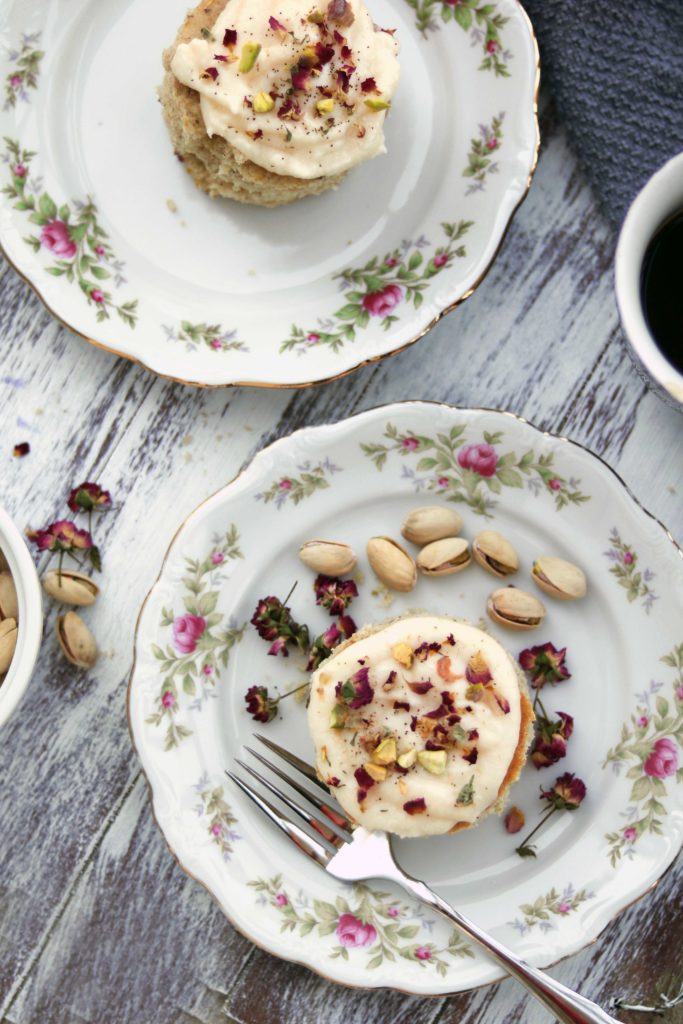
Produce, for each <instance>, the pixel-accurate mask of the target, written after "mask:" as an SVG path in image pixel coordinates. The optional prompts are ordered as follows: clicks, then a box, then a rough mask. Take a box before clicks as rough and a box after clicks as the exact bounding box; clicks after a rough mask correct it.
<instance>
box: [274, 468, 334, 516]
mask: <svg viewBox="0 0 683 1024" xmlns="http://www.w3.org/2000/svg"><path fill="white" fill-rule="evenodd" d="M341 471H342V467H341V466H336V465H335V464H334V462H331V461H330V459H323V460H322V462H318V463H315V464H314V463H312V462H303V463H301V465H299V466H297V467H296V473H293V474H291V475H290V474H287V473H285V474H283V475H282V476H280V477H278V479H277V480H274V481H273V483H272V484H271V485H270V487H268V488H267V489H266V490H265V491H259V493H258V494H257V495H256V500H257V501H262V502H264V504H266V505H267V504H268V503H269V502H271V501H272V502H274V503H275V505H276V507H277V508H282V506H283V505H284V504H285V503H286V502H288V501H291V502H292V504H294V505H298V504H299V502H300V501H303V500H304V498H310V496H311V495H312V494H315V492H316V491H321V490H325V489H326V488H328V487H329V486H330V481H329V477H331V476H333V475H334V474H335V473H341Z"/></svg>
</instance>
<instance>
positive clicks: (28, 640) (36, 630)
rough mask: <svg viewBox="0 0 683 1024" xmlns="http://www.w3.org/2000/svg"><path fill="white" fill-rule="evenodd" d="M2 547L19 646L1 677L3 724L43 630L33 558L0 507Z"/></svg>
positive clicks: (24, 680)
mask: <svg viewBox="0 0 683 1024" xmlns="http://www.w3.org/2000/svg"><path fill="white" fill-rule="evenodd" d="M0 550H1V551H2V553H3V555H4V556H5V559H6V560H7V563H8V565H9V569H10V572H11V573H12V577H13V579H14V586H15V587H16V590H17V600H18V605H19V628H18V630H17V647H16V650H15V652H14V657H13V658H12V664H11V665H10V667H9V671H8V672H7V675H6V676H5V678H4V680H2V681H0V726H1V725H4V723H5V722H6V721H7V719H8V718H9V717H10V715H11V714H12V712H13V711H14V709H15V708H16V706H17V704H18V703H19V701H20V700H21V698H22V696H23V694H24V690H25V689H26V687H27V686H28V684H29V682H30V680H31V676H32V674H33V669H34V666H35V663H36V658H37V657H38V650H39V649H40V641H41V638H42V634H43V598H42V592H41V589H40V581H39V579H38V573H37V572H36V567H35V565H34V564H33V559H32V558H31V555H30V554H29V551H28V548H27V547H26V541H25V540H24V538H23V537H22V535H21V533H20V532H19V530H18V529H17V528H16V526H15V525H14V523H13V522H12V520H11V519H10V517H9V516H8V515H7V513H6V512H5V511H4V510H3V509H1V508H0Z"/></svg>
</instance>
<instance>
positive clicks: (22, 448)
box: [12, 441, 31, 459]
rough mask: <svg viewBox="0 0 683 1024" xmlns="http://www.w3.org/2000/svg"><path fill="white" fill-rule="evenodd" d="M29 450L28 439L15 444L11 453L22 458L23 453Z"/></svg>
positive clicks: (17, 457) (25, 453)
mask: <svg viewBox="0 0 683 1024" xmlns="http://www.w3.org/2000/svg"><path fill="white" fill-rule="evenodd" d="M30 451H31V445H30V444H29V443H28V441H22V442H21V444H15V446H14V449H13V450H12V454H13V455H14V458H15V459H23V457H24V456H25V455H28V453H29V452H30Z"/></svg>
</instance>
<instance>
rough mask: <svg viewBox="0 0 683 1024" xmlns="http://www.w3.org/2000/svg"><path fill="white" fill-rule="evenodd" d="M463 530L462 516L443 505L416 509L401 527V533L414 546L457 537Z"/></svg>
mask: <svg viewBox="0 0 683 1024" xmlns="http://www.w3.org/2000/svg"><path fill="white" fill-rule="evenodd" d="M461 530H462V516H461V515H459V514H458V513H457V512H456V511H455V509H453V508H446V507H444V506H441V505H427V506H425V507H424V508H414V509H413V510H412V512H409V513H408V515H407V516H406V517H405V519H404V521H403V526H402V527H401V533H402V534H403V536H404V537H405V539H406V540H409V541H410V542H411V543H412V544H431V542H432V541H433V540H442V539H443V538H444V537H457V535H458V534H459V533H460V531H461Z"/></svg>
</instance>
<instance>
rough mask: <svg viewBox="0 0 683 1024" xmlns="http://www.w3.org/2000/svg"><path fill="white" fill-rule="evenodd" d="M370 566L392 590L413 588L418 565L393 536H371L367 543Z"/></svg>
mask: <svg viewBox="0 0 683 1024" xmlns="http://www.w3.org/2000/svg"><path fill="white" fill-rule="evenodd" d="M366 551H367V556H368V562H369V563H370V567H371V569H372V571H373V572H374V573H375V575H376V576H378V577H379V579H380V580H381V581H382V583H384V584H385V585H386V586H387V587H389V589H390V590H402V591H403V592H404V593H405V592H407V591H409V590H412V589H413V587H414V586H415V583H416V582H417V566H416V565H415V562H414V561H413V559H412V558H411V557H410V555H409V554H408V552H407V551H406V550H405V548H402V547H401V545H400V544H399V543H398V541H395V540H392V538H391V537H371V538H370V540H369V541H368V544H367V548H366Z"/></svg>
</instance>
